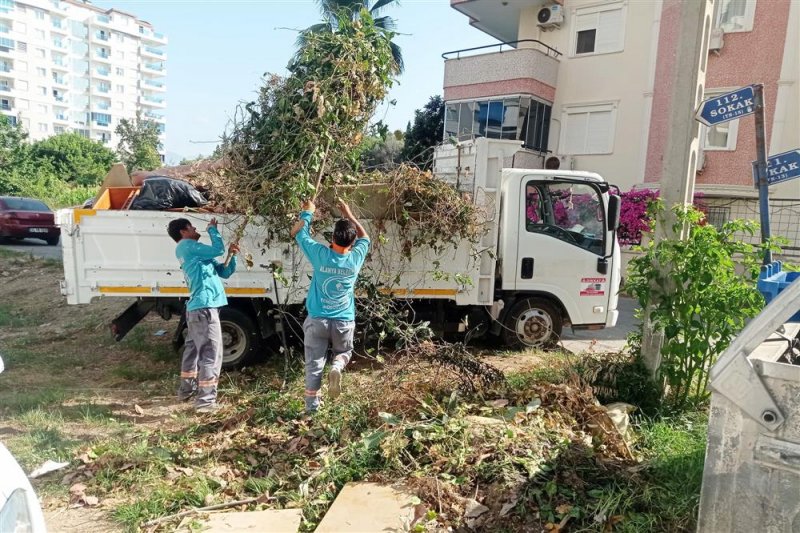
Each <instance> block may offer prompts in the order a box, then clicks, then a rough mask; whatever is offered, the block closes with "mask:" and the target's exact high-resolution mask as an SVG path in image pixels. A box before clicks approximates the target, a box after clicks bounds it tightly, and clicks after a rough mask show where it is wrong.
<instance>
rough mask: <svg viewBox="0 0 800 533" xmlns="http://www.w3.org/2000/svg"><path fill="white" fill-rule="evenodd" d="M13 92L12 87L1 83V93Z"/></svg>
mask: <svg viewBox="0 0 800 533" xmlns="http://www.w3.org/2000/svg"><path fill="white" fill-rule="evenodd" d="M11 91H12V87H11V85H8V84H5V83H0V93H10V92H11Z"/></svg>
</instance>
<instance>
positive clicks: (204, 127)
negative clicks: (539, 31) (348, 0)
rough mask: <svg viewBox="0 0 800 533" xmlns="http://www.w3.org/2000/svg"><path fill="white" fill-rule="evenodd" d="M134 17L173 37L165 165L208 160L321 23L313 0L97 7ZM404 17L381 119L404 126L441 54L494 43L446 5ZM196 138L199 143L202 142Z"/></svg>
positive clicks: (150, 0) (433, 87)
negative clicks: (306, 32)
mask: <svg viewBox="0 0 800 533" xmlns="http://www.w3.org/2000/svg"><path fill="white" fill-rule="evenodd" d="M93 3H94V4H95V5H97V6H98V7H103V8H109V7H116V8H118V9H121V10H124V11H127V12H129V13H131V14H133V15H136V16H137V17H139V18H140V19H144V20H146V21H148V22H150V23H151V24H152V25H153V28H154V29H155V30H156V31H158V32H162V33H164V34H166V35H167V38H168V39H169V45H168V46H167V71H168V76H167V79H166V81H167V113H166V115H167V142H166V150H167V161H168V162H171V163H172V162H177V160H178V159H180V157H194V156H196V155H198V154H208V153H210V152H211V151H212V150H213V149H214V146H215V144H214V143H213V142H212V143H208V142H204V141H216V140H218V139H219V137H220V135H221V133H222V132H223V131H224V129H225V126H226V124H227V123H228V120H229V118H230V116H231V114H232V113H233V111H234V109H235V107H236V104H237V103H238V102H240V101H242V100H246V99H250V98H252V97H253V95H254V92H255V90H256V88H257V87H258V85H259V79H260V77H261V75H262V74H263V73H265V72H274V73H278V74H282V73H284V72H285V67H286V64H287V62H288V61H289V58H290V57H291V56H292V54H293V53H294V41H295V38H296V37H297V30H298V29H302V28H305V27H307V26H310V25H311V24H314V23H317V22H319V20H320V16H319V12H318V9H317V5H316V2H315V1H314V0H227V1H224V0H220V1H203V0H166V1H165V0H127V1H125V0H121V1H108V2H106V1H95V2H93ZM384 13H385V14H387V15H391V16H393V17H394V18H395V20H396V21H397V29H398V32H399V33H400V35H398V36H397V37H396V38H395V41H396V42H397V43H398V44H399V45H400V46H401V47H402V49H403V56H404V59H405V64H406V71H405V74H403V75H402V76H401V77H400V78H399V80H398V81H399V84H398V85H396V86H395V87H394V88H393V89H392V91H391V93H390V96H389V98H388V100H396V102H397V103H396V105H395V106H389V105H388V104H385V105H383V106H382V107H381V108H380V109H379V110H378V113H377V115H376V119H380V118H383V119H384V120H385V121H386V122H387V123H388V124H389V126H390V127H391V129H397V128H400V129H403V130H405V127H406V124H407V122H408V121H409V120H411V119H412V118H413V116H414V110H415V109H417V108H420V107H422V106H423V105H424V104H425V103H426V102H427V101H428V98H429V97H430V96H431V95H434V94H441V91H442V76H443V71H444V62H443V60H442V58H441V54H442V53H443V52H447V51H450V50H458V49H462V48H469V47H473V46H480V45H484V44H491V43H493V42H496V41H495V40H494V39H492V38H491V37H489V36H488V35H486V34H484V33H483V32H480V31H478V30H476V29H474V28H473V27H471V26H470V25H469V22H468V19H467V17H465V16H464V15H462V14H461V13H459V12H457V11H456V10H454V9H452V8H451V7H450V2H449V0H401V2H400V5H399V6H396V7H393V8H390V9H387V10H386V11H385V12H384ZM198 141H199V142H198Z"/></svg>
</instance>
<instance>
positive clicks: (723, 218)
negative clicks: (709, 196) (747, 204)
mask: <svg viewBox="0 0 800 533" xmlns="http://www.w3.org/2000/svg"><path fill="white" fill-rule="evenodd" d="M706 220H708V223H709V224H711V225H712V226H714V227H715V228H717V229H718V230H721V229H722V226H724V225H725V224H727V223H728V222H730V221H731V208H730V207H720V206H713V205H712V206H708V207H707V208H706Z"/></svg>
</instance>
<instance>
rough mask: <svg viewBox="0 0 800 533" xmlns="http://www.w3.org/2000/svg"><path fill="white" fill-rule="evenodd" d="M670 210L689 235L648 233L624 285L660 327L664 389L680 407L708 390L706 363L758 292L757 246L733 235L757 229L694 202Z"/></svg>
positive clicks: (758, 301) (751, 312) (757, 301)
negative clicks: (707, 212) (718, 217)
mask: <svg viewBox="0 0 800 533" xmlns="http://www.w3.org/2000/svg"><path fill="white" fill-rule="evenodd" d="M656 211H657V212H659V210H658V209H656ZM673 213H674V214H675V217H676V222H675V223H674V225H673V230H674V232H675V234H680V232H681V231H682V230H683V228H684V227H685V228H688V238H687V239H686V240H679V239H665V240H661V241H659V242H657V243H656V242H653V241H651V242H650V243H649V244H648V246H647V247H646V248H645V249H644V250H643V252H644V254H643V255H642V256H641V257H638V258H635V259H633V260H632V261H631V265H630V268H629V276H628V279H627V281H626V285H625V288H626V290H627V291H628V292H629V293H631V294H633V295H634V296H635V297H636V298H637V299H638V301H639V304H640V305H641V306H642V308H648V305H649V306H650V307H649V309H650V320H651V321H652V322H654V323H655V324H656V325H657V326H658V327H659V328H661V329H662V330H663V332H664V345H663V348H662V366H661V368H660V373H661V376H660V377H661V382H662V384H663V386H664V391H663V392H664V393H665V395H666V398H667V400H668V401H669V402H670V403H671V404H672V405H673V406H674V407H677V408H685V407H687V406H690V405H693V404H697V403H699V402H703V401H705V399H706V398H707V397H708V393H707V391H706V390H705V388H706V384H707V381H708V371H709V369H710V367H711V365H712V364H713V363H714V361H715V360H716V358H717V356H718V355H719V354H720V353H722V352H723V351H724V350H725V348H727V347H728V345H729V344H730V342H731V340H732V339H733V338H734V337H735V335H736V334H737V333H738V332H739V331H740V330H741V329H742V327H744V324H745V321H746V320H747V319H748V318H751V317H753V316H755V315H756V314H758V312H759V311H760V310H761V308H762V306H763V299H762V297H761V294H760V293H759V292H758V291H757V290H756V287H755V283H754V274H755V273H756V272H757V265H758V263H759V262H760V251H759V250H758V249H757V248H755V247H753V246H751V245H748V244H746V243H743V242H741V241H740V240H738V239H737V237H736V235H737V234H741V233H749V234H752V233H753V232H755V231H756V229H757V227H758V226H757V225H756V224H755V223H753V222H751V221H742V220H737V221H732V222H729V223H727V224H725V225H724V226H723V227H722V228H721V229H719V230H718V229H717V228H715V227H714V226H712V225H710V224H707V223H706V222H705V219H704V216H703V213H701V212H700V211H697V210H696V209H694V208H682V207H676V208H674V209H673ZM737 267H738V268H743V269H744V271H745V273H746V275H745V276H742V275H740V274H739V273H737Z"/></svg>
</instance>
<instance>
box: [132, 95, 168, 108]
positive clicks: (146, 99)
mask: <svg viewBox="0 0 800 533" xmlns="http://www.w3.org/2000/svg"><path fill="white" fill-rule="evenodd" d="M139 100H140V102H141V104H142V105H146V106H151V107H166V106H167V102H166V101H165V100H164V98H162V97H160V96H150V95H145V96H142V97H141V98H140V99H139Z"/></svg>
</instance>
